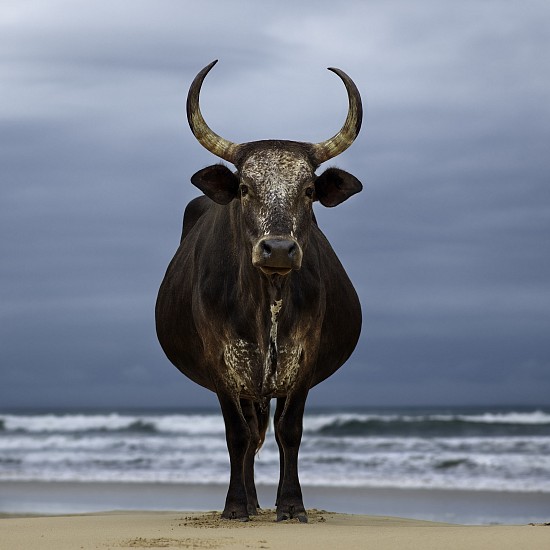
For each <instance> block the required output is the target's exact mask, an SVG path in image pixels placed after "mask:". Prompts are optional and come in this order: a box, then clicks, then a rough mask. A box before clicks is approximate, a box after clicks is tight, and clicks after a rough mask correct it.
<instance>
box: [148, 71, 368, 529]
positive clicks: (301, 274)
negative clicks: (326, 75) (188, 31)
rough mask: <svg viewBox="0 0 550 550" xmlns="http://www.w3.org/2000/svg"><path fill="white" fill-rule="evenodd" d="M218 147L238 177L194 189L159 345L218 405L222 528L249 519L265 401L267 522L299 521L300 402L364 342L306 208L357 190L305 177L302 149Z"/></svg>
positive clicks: (161, 304) (159, 312)
mask: <svg viewBox="0 0 550 550" xmlns="http://www.w3.org/2000/svg"><path fill="white" fill-rule="evenodd" d="M203 72H204V71H203ZM340 73H341V71H340ZM337 74H338V73H337ZM342 74H343V73H342ZM199 75H200V73H199ZM202 78H204V75H203V76H202ZM346 78H349V77H346ZM201 83H202V80H201ZM346 86H347V87H348V85H347V84H346ZM195 88H196V86H195ZM199 88H200V85H199ZM195 92H196V93H198V92H197V90H196V89H195ZM195 92H193V93H195ZM348 93H350V92H349V88H348ZM190 94H191V92H190ZM358 101H359V103H357V100H356V102H355V105H356V107H355V108H356V110H357V105H359V109H360V99H359V100H358ZM193 105H196V108H198V99H196V101H195V102H194V103H193ZM192 109H193V107H191V108H190V110H191V116H195V118H196V115H193V110H192ZM348 118H350V117H349V116H348ZM201 124H202V123H201ZM204 124H205V123H204ZM354 124H355V126H358V125H360V121H359V123H357V121H355V122H354ZM192 128H193V126H192ZM194 131H195V130H194ZM216 138H217V139H218V142H219V143H221V144H222V145H219V143H218V142H216V143H217V145H216V147H217V148H218V149H217V150H222V151H224V152H225V153H224V154H226V155H229V153H227V151H231V155H232V156H231V158H232V162H234V164H235V166H236V168H237V171H236V172H235V173H233V172H232V171H231V170H229V169H228V168H227V167H225V166H223V165H214V166H211V167H208V168H205V169H203V170H200V171H199V172H197V173H196V174H195V175H194V176H193V177H192V179H191V181H192V183H193V184H194V185H196V186H197V187H198V188H199V189H200V190H201V191H203V193H204V194H205V195H204V196H201V197H198V198H196V199H194V200H192V201H191V202H190V203H189V205H188V206H187V208H186V210H185V215H184V222H183V232H182V237H181V243H180V246H179V248H178V250H177V252H176V254H175V256H174V258H173V260H172V262H171V263H170V265H169V266H168V270H167V272H166V276H165V278H164V281H163V282H162V285H161V288H160V291H159V295H158V300H157V306H156V324H157V334H158V338H159V341H160V344H161V346H162V348H163V350H164V351H165V353H166V355H167V356H168V358H169V359H170V361H171V362H172V363H173V364H174V365H175V366H176V367H177V368H178V369H179V370H180V371H181V372H182V373H184V374H185V375H186V376H188V377H189V378H190V379H191V380H193V381H194V382H196V383H197V384H200V385H201V386H204V387H205V388H208V389H210V390H212V391H213V392H215V393H216V394H217V397H218V400H219V402H220V406H221V410H222V414H223V417H224V422H225V427H226V439H227V446H228V450H229V455H230V462H231V478H230V484H229V489H228V493H227V499H226V502H225V508H224V511H223V514H222V515H223V517H226V518H234V519H248V516H249V514H254V513H256V509H257V507H258V500H257V496H256V489H255V486H254V454H255V452H256V451H257V449H258V448H259V447H260V446H261V443H262V442H263V438H264V437H265V431H266V428H267V424H268V419H269V402H270V400H271V399H272V398H276V399H277V406H276V411H275V420H274V423H275V438H276V441H277V444H278V446H279V452H280V459H281V475H280V479H279V487H278V491H277V518H278V520H283V519H288V518H293V517H296V518H298V519H300V521H307V515H306V512H305V509H304V505H303V501H302V493H301V488H300V483H299V480H298V449H299V446H300V440H301V436H302V420H303V413H304V407H305V403H306V398H307V395H308V392H309V390H310V388H312V387H313V386H315V385H316V384H318V383H319V382H321V381H322V380H324V379H325V378H327V377H329V376H330V375H331V374H332V373H333V372H335V371H336V370H337V369H338V368H339V367H340V366H342V364H343V363H344V362H345V361H346V360H347V359H348V357H349V356H350V354H351V353H352V351H353V350H354V348H355V346H356V343H357V340H358V338H359V333H360V329H361V309H360V304H359V300H358V298H357V294H356V292H355V290H354V288H353V286H352V284H351V282H350V280H349V278H348V276H347V274H346V272H345V271H344V268H343V267H342V265H341V263H340V261H339V260H338V258H337V257H336V254H335V253H334V251H333V250H332V248H331V246H330V244H329V243H328V241H327V239H326V238H325V236H324V235H323V233H322V232H321V230H320V229H319V227H318V226H317V223H316V221H315V218H314V215H313V209H312V204H313V202H314V201H315V200H319V201H320V202H321V204H323V205H325V206H336V205H337V204H339V203H340V202H342V201H344V200H346V199H347V198H348V197H349V196H351V195H353V194H354V193H357V192H358V191H360V190H361V188H362V186H361V184H360V182H359V181H358V180H357V179H356V178H355V177H354V176H352V175H351V174H348V173H347V172H344V171H342V170H338V169H336V168H330V169H328V170H326V171H325V172H324V173H323V174H321V175H320V176H316V175H315V172H314V171H315V169H316V168H317V163H316V160H315V156H314V155H313V156H312V153H311V151H312V144H302V143H297V142H291V141H269V140H268V141H260V142H253V143H248V144H244V145H235V144H231V143H230V142H225V141H224V140H223V138H219V136H216ZM339 139H340V138H339ZM335 142H336V143H339V142H338V140H335ZM201 143H203V144H204V143H208V139H207V138H204V139H203V140H202V141H201ZM325 143H328V142H325ZM331 143H332V142H331ZM329 145H330V147H329V149H330V148H332V149H334V147H335V146H334V145H333V144H329ZM339 146H340V145H339ZM327 147H328V146H325V149H326V148H327ZM332 149H331V150H332Z"/></svg>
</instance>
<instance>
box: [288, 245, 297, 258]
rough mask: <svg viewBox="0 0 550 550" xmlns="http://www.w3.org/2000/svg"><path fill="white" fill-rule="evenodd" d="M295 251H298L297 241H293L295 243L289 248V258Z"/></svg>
mask: <svg viewBox="0 0 550 550" xmlns="http://www.w3.org/2000/svg"><path fill="white" fill-rule="evenodd" d="M295 253H296V243H293V244H291V245H290V247H289V249H288V256H289V258H292V256H294V254H295Z"/></svg>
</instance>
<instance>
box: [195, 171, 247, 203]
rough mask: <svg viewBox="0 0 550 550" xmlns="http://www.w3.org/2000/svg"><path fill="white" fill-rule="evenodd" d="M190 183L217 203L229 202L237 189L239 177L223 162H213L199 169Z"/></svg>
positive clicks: (235, 194)
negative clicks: (211, 164)
mask: <svg viewBox="0 0 550 550" xmlns="http://www.w3.org/2000/svg"><path fill="white" fill-rule="evenodd" d="M191 183H192V184H193V185H195V186H196V187H198V188H199V189H200V190H201V191H202V192H203V193H204V194H205V195H206V196H207V197H209V198H210V199H212V200H213V201H214V202H217V203H218V204H229V203H230V202H231V201H232V200H233V199H234V198H235V197H236V196H237V192H238V190H239V178H237V176H236V175H235V174H233V172H231V170H230V169H229V168H228V167H227V166H225V165H223V164H214V165H213V166H208V167H206V168H203V169H202V170H199V171H198V172H197V173H196V174H193V176H192V177H191Z"/></svg>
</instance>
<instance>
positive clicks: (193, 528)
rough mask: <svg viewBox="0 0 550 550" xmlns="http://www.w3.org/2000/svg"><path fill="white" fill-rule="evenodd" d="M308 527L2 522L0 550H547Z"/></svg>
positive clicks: (394, 530)
mask: <svg viewBox="0 0 550 550" xmlns="http://www.w3.org/2000/svg"><path fill="white" fill-rule="evenodd" d="M309 517H310V522H309V523H308V524H306V525H304V524H299V523H297V522H294V521H292V522H285V523H276V522H275V521H274V519H275V513H274V511H273V510H266V511H263V512H262V513H261V514H260V515H259V516H255V517H253V518H252V519H251V521H250V522H248V523H240V522H234V521H229V520H222V519H220V514H219V512H206V513H205V512H110V513H108V512H107V513H97V514H84V515H74V516H47V517H44V516H42V517H3V518H1V519H0V549H1V550H20V549H21V550H33V549H41V550H78V549H82V550H87V549H108V548H112V549H120V548H168V549H170V548H173V549H177V548H197V549H201V548H227V549H232V548H243V549H246V548H251V549H255V548H266V549H273V550H277V549H284V550H288V549H293V548H299V549H300V550H314V549H324V548H327V549H328V548H330V549H336V548H343V549H349V550H353V549H358V548H361V549H363V548H370V549H375V550H386V549H388V550H389V549H399V550H406V549H419V550H420V549H422V550H431V549H434V550H436V549H437V550H454V549H461V550H466V549H467V550H477V549H479V550H507V549H510V550H523V549H526V550H539V549H540V550H549V549H550V525H544V524H537V525H517V526H514V525H483V526H462V525H453V524H445V523H434V522H427V521H419V520H410V519H399V518H392V517H383V516H365V515H354V514H337V513H331V512H325V511H319V510H309Z"/></svg>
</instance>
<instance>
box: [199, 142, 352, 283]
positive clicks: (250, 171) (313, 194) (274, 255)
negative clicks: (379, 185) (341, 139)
mask: <svg viewBox="0 0 550 550" xmlns="http://www.w3.org/2000/svg"><path fill="white" fill-rule="evenodd" d="M191 181H192V183H193V184H194V185H196V186H197V187H198V188H199V189H201V191H203V192H204V193H205V194H206V195H207V196H209V197H210V198H211V199H212V200H214V201H215V202H217V203H219V204H228V203H229V202H231V201H232V200H234V199H236V200H239V201H240V211H241V219H242V225H243V228H244V234H245V235H246V238H247V240H248V243H249V246H250V247H251V250H252V264H253V265H254V266H255V267H257V268H259V269H260V270H261V271H262V272H263V273H264V274H266V275H274V274H279V275H287V274H288V273H290V272H291V271H292V270H298V269H300V267H301V265H302V257H303V254H304V249H305V247H306V244H307V240H308V236H309V232H310V228H311V224H312V220H313V209H312V205H313V202H314V201H315V200H319V201H320V202H321V203H322V204H324V205H325V206H336V205H337V204H340V203H341V202H343V201H344V200H346V199H347V198H348V197H349V196H351V195H353V194H354V193H357V192H358V191H360V190H361V189H362V186H361V183H360V182H359V181H358V180H357V179H356V178H355V177H354V176H352V175H351V174H348V173H347V172H344V171H343V170H338V169H336V168H329V169H328V170H326V171H325V172H324V173H323V174H321V176H316V175H315V172H314V167H313V166H312V164H311V161H310V160H309V158H308V156H307V154H306V153H305V152H303V151H300V150H295V149H294V148H285V147H281V145H280V143H279V144H277V146H273V147H261V148H258V149H256V150H254V149H252V151H251V152H250V154H249V155H247V156H246V158H245V159H243V161H242V162H241V163H240V169H239V170H238V172H237V173H236V174H233V173H232V172H231V171H230V170H229V169H228V168H227V167H225V166H223V165H215V166H210V167H208V168H204V169H203V170H201V171H199V172H197V173H196V174H195V175H194V176H193V177H192V178H191Z"/></svg>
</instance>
